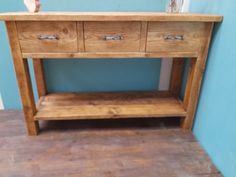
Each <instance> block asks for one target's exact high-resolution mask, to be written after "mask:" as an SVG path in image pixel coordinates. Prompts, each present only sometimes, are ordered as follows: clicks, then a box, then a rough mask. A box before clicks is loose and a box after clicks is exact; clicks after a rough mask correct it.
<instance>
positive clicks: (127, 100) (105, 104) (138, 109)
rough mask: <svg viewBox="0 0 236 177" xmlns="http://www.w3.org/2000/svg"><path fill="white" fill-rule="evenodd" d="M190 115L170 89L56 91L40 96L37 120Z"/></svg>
mask: <svg viewBox="0 0 236 177" xmlns="http://www.w3.org/2000/svg"><path fill="white" fill-rule="evenodd" d="M182 116H186V111H185V110H184V109H183V106H182V102H181V101H180V100H179V99H178V98H174V97H172V96H171V95H170V94H168V93H166V92H129V93H123V92H121V93H53V94H48V95H46V96H44V97H41V98H40V101H39V103H38V111H37V113H36V115H35V119H36V120H68V119H111V118H141V117H142V118H148V117H182Z"/></svg>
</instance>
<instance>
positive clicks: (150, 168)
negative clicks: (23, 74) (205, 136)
mask: <svg viewBox="0 0 236 177" xmlns="http://www.w3.org/2000/svg"><path fill="white" fill-rule="evenodd" d="M23 117H24V116H23V114H22V113H21V112H20V111H0V119H1V124H0V176H1V177H28V176H35V177H78V176H81V177H222V175H221V174H220V172H219V171H218V170H217V169H216V167H215V166H214V165H213V164H212V162H211V161H210V159H209V157H208V156H207V154H206V153H205V152H204V151H203V149H202V148H201V146H200V145H199V144H198V143H197V141H196V140H195V138H194V136H193V135H192V133H191V132H184V131H182V130H181V129H178V128H177V127H178V123H172V125H171V124H170V122H167V121H164V120H162V119H141V120H137V119H135V120H106V121H101V120H97V121H96V120H92V121H91V120H90V121H89V120H88V121H42V122H41V125H40V126H41V127H42V129H43V130H44V131H42V133H41V135H40V136H39V137H34V138H31V137H27V136H26V135H25V132H24V128H23V122H22V121H21V120H22V119H23ZM170 125H171V126H170Z"/></svg>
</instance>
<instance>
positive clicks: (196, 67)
mask: <svg viewBox="0 0 236 177" xmlns="http://www.w3.org/2000/svg"><path fill="white" fill-rule="evenodd" d="M213 25H214V24H213V23H209V24H208V26H207V38H206V41H205V44H206V45H205V46H203V48H202V52H201V53H200V55H199V57H198V58H197V59H191V65H190V70H189V76H188V81H187V86H186V91H185V98H184V103H183V106H184V107H185V109H186V111H187V116H186V117H185V118H184V119H183V121H182V128H183V129H186V130H191V129H192V126H193V122H194V117H195V112H196V108H197V104H198V98H199V93H200V89H201V83H202V78H203V73H204V71H205V66H206V60H207V55H208V48H209V44H210V40H211V35H212V30H213Z"/></svg>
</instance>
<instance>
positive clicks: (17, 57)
mask: <svg viewBox="0 0 236 177" xmlns="http://www.w3.org/2000/svg"><path fill="white" fill-rule="evenodd" d="M6 26H7V31H8V36H9V39H10V45H11V50H12V57H13V62H14V67H15V71H16V78H17V81H18V85H19V90H20V95H21V100H22V105H23V111H24V114H25V122H26V126H27V130H28V134H29V135H37V134H38V130H39V124H38V122H37V121H35V120H34V115H35V113H36V106H35V101H34V95H33V90H32V84H31V80H30V74H29V67H28V61H27V60H26V59H23V57H22V55H21V49H20V44H19V40H18V34H17V28H16V24H15V22H12V21H11V22H6Z"/></svg>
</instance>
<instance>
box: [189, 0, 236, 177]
mask: <svg viewBox="0 0 236 177" xmlns="http://www.w3.org/2000/svg"><path fill="white" fill-rule="evenodd" d="M190 10H191V11H192V12H201V13H214V14H221V15H224V22H223V23H222V24H221V25H217V26H216V30H215V34H214V39H213V43H212V47H211V50H210V55H209V60H208V63H207V68H206V73H205V77H204V81H203V87H202V91H201V96H200V102H199V106H198V111H197V114H196V121H195V126H194V134H195V136H196V137H197V139H198V140H199V142H200V143H201V144H202V146H203V147H204V149H205V150H206V151H207V152H208V154H209V155H210V157H211V159H212V160H213V161H214V163H215V164H216V165H217V167H218V168H219V169H220V171H221V172H222V173H223V175H224V176H225V177H236V23H235V22H236V13H235V10H236V3H235V0H227V1H212V0H204V1H199V0H192V3H191V7H190Z"/></svg>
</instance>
